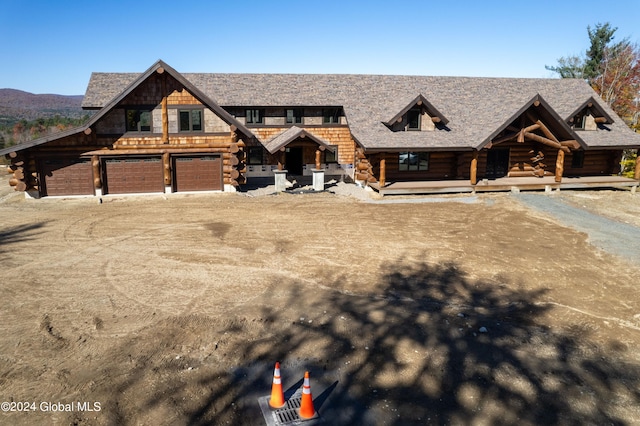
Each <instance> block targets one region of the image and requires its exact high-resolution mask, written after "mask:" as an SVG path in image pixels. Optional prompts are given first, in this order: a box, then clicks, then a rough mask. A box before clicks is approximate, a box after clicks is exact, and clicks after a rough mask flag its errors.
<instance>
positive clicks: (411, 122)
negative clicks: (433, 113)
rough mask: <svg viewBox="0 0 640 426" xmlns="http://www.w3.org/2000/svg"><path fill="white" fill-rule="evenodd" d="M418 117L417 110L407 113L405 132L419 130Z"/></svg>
mask: <svg viewBox="0 0 640 426" xmlns="http://www.w3.org/2000/svg"><path fill="white" fill-rule="evenodd" d="M420 115H421V114H420V110H419V109H417V108H416V109H410V110H409V111H407V130H420Z"/></svg>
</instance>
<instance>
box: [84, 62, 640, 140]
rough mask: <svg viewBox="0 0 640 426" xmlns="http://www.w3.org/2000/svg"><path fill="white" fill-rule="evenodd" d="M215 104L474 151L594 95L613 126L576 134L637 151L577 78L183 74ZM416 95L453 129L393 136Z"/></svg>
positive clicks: (97, 90) (112, 84)
mask: <svg viewBox="0 0 640 426" xmlns="http://www.w3.org/2000/svg"><path fill="white" fill-rule="evenodd" d="M182 75H183V76H184V77H185V78H186V79H187V80H188V81H190V82H191V83H192V84H193V85H194V86H195V87H197V88H198V89H200V91H201V92H203V93H204V94H206V95H207V96H208V97H209V98H210V99H212V100H213V101H215V102H216V103H217V104H218V105H221V106H222V107H223V108H224V107H234V106H237V107H240V106H260V107H269V106H291V107H296V106H342V107H343V109H344V112H345V115H346V117H347V121H348V123H349V127H350V129H351V133H352V135H353V136H354V137H355V138H356V139H357V141H358V142H359V143H360V144H361V145H363V146H364V147H365V148H367V149H371V150H376V149H379V150H382V149H395V150H398V149H421V148H422V149H459V150H467V149H471V148H477V147H480V146H482V145H483V144H484V143H486V142H488V138H489V137H490V136H491V135H492V134H493V133H495V131H496V129H498V128H500V127H502V126H504V125H505V123H506V122H507V120H509V119H510V118H511V117H512V116H513V115H514V114H515V113H516V112H517V111H519V110H520V109H521V108H522V107H523V106H524V105H525V104H527V102H529V101H530V100H531V99H532V98H534V97H535V96H536V95H539V96H541V97H542V98H544V99H545V101H546V102H547V103H548V105H549V106H550V107H551V108H552V109H553V110H554V111H555V112H556V113H557V114H558V115H559V116H560V117H561V118H562V119H564V120H567V119H568V118H569V117H570V116H571V115H572V114H573V113H574V112H575V111H576V109H577V108H579V107H580V106H581V105H583V104H584V103H585V102H586V101H587V100H588V99H589V98H591V97H593V98H594V99H595V100H596V102H597V103H598V105H599V107H600V108H601V109H602V110H603V111H605V112H606V113H607V114H608V115H609V116H611V117H612V118H613V119H614V120H615V122H614V123H613V124H608V125H606V127H607V128H608V130H599V131H584V132H579V138H580V139H582V140H583V141H584V142H585V143H586V145H587V146H588V147H590V148H594V147H636V148H637V147H640V135H639V134H636V133H634V132H633V131H632V130H630V129H629V128H628V127H627V126H626V125H625V124H624V122H623V120H622V119H620V118H619V117H618V116H617V115H616V114H615V113H614V112H613V111H612V110H611V108H610V107H609V106H608V105H606V103H604V102H603V101H602V100H601V99H600V98H599V97H598V96H597V94H596V93H595V92H594V91H593V89H591V87H590V86H589V85H588V84H587V83H586V82H584V81H582V80H577V79H524V78H474V77H428V76H391V75H351V74H202V73H197V74H196V73H183V74H182ZM138 76H139V74H132V73H93V74H92V76H91V79H90V81H89V86H88V88H87V92H86V95H85V98H84V101H83V107H85V108H100V107H102V106H104V105H106V104H107V103H108V102H109V101H110V100H111V99H113V98H114V97H115V96H117V95H118V93H120V91H121V90H122V88H123V87H126V86H127V85H128V84H130V83H131V82H132V81H134V80H135V79H136V78H137V77H138ZM419 95H422V96H424V98H425V99H426V100H427V101H428V102H429V103H430V104H431V105H432V106H433V107H434V108H436V109H437V110H438V111H439V112H440V113H441V114H442V115H443V116H444V117H446V118H447V119H448V120H449V122H448V123H447V126H446V127H447V129H448V130H435V131H429V132H427V131H425V132H392V131H390V130H389V128H388V127H387V126H385V125H384V124H383V123H384V122H386V121H387V120H389V117H393V116H394V115H395V114H397V113H398V112H399V111H401V110H403V109H404V108H406V106H407V105H408V104H409V103H410V102H412V101H413V100H415V99H416V97H418V96H419ZM507 124H508V123H507Z"/></svg>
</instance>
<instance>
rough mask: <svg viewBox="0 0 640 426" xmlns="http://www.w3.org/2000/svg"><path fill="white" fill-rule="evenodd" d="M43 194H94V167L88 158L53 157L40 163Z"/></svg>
mask: <svg viewBox="0 0 640 426" xmlns="http://www.w3.org/2000/svg"><path fill="white" fill-rule="evenodd" d="M40 179H41V180H44V188H43V194H42V195H93V194H94V192H93V169H92V167H91V161H90V160H89V159H88V158H51V159H47V160H43V161H42V162H41V164H40Z"/></svg>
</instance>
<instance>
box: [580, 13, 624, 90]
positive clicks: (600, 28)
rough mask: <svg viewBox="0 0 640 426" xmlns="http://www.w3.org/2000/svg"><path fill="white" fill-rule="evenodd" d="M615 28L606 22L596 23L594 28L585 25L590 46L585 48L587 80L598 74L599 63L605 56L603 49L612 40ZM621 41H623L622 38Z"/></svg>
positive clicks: (585, 73)
mask: <svg viewBox="0 0 640 426" xmlns="http://www.w3.org/2000/svg"><path fill="white" fill-rule="evenodd" d="M617 29H618V28H617V27H616V28H611V25H610V24H609V23H608V22H607V23H605V24H600V23H598V24H596V28H595V29H594V30H592V29H591V26H587V33H588V34H589V41H590V42H591V47H590V48H589V50H587V60H586V62H585V64H584V76H585V77H586V78H587V80H592V79H594V78H596V77H597V76H599V75H600V72H601V70H600V65H601V64H602V60H603V58H604V56H605V51H606V50H607V47H608V46H609V43H610V42H611V41H613V39H614V37H613V34H614V33H615V32H616V30H617ZM622 43H624V40H623V41H622Z"/></svg>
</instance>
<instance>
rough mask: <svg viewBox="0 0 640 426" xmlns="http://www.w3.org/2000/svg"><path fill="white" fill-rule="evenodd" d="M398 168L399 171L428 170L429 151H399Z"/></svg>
mask: <svg viewBox="0 0 640 426" xmlns="http://www.w3.org/2000/svg"><path fill="white" fill-rule="evenodd" d="M398 170H400V171H401V172H402V171H405V172H406V171H411V172H412V171H426V170H429V153H428V152H401V153H400V154H399V155H398Z"/></svg>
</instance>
